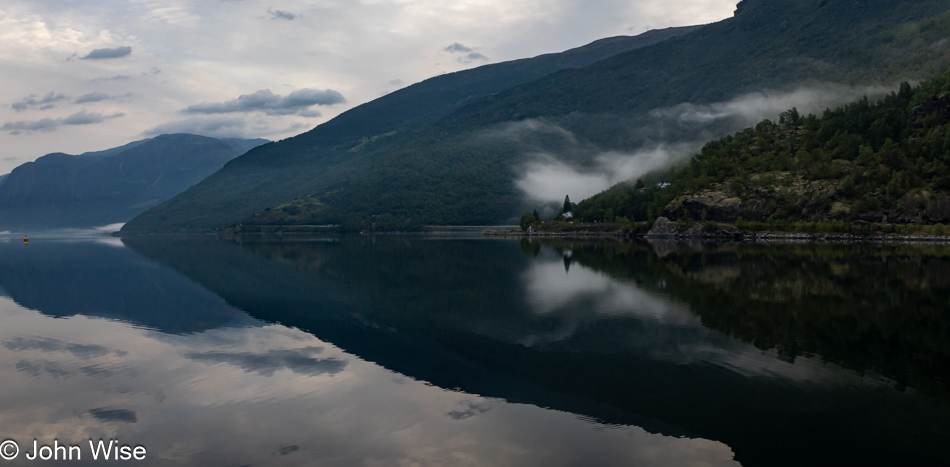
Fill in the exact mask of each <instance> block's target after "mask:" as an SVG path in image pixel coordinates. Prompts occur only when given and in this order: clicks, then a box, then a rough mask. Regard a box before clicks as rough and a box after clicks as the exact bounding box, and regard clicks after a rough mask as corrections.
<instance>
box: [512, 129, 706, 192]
mask: <svg viewBox="0 0 950 467" xmlns="http://www.w3.org/2000/svg"><path fill="white" fill-rule="evenodd" d="M701 146H702V143H700V142H692V143H677V144H665V143H664V144H659V145H657V146H654V147H651V148H643V149H640V150H638V151H634V152H619V151H605V152H602V153H599V154H597V155H595V156H594V157H593V159H594V160H593V163H592V164H589V165H581V164H572V163H570V162H566V161H563V160H561V159H559V158H558V157H557V156H556V155H554V154H549V153H538V154H535V156H534V158H533V159H532V160H531V161H530V162H528V163H527V164H525V165H524V167H523V168H522V170H521V176H520V177H519V178H518V179H517V180H516V181H515V185H516V186H517V187H518V189H520V190H521V191H522V192H523V193H524V194H525V195H526V196H527V197H528V199H531V200H533V201H538V202H542V203H558V202H561V201H563V200H564V195H568V196H570V197H571V199H575V200H582V199H587V198H590V197H591V196H593V195H596V194H597V193H600V192H602V191H604V190H606V189H608V188H610V187H612V186H614V185H616V184H618V183H621V182H625V181H627V180H631V179H634V178H636V177H639V176H641V175H644V174H646V173H648V172H651V171H654V170H657V169H659V168H662V167H665V166H668V165H670V164H671V163H673V162H676V161H678V160H682V159H684V158H686V157H689V156H690V155H692V154H695V153H696V151H697V150H698V149H699V148H700V147H701Z"/></svg>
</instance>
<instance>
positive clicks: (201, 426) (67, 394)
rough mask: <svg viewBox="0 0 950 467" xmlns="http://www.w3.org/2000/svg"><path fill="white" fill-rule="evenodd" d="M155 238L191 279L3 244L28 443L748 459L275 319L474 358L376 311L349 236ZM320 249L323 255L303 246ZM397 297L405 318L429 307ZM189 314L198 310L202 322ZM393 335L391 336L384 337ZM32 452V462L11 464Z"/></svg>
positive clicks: (61, 249) (287, 460) (327, 458)
mask: <svg viewBox="0 0 950 467" xmlns="http://www.w3.org/2000/svg"><path fill="white" fill-rule="evenodd" d="M130 243H134V242H130ZM145 243H146V242H144V241H143V242H142V243H137V244H136V248H137V250H138V251H143V252H148V253H152V254H155V253H157V252H161V256H162V258H165V260H166V261H167V262H168V264H176V265H177V266H178V267H179V268H180V269H179V270H180V271H185V272H187V273H188V277H185V276H183V275H180V274H178V273H176V272H174V271H172V270H169V269H167V268H165V267H163V266H160V265H157V264H155V263H152V262H150V261H146V260H144V259H143V258H142V257H140V256H138V255H137V254H136V253H135V252H132V251H130V250H127V249H125V250H123V249H117V248H114V247H113V246H111V245H98V244H94V243H70V244H62V245H53V244H48V245H43V244H42V243H37V244H35V245H34V244H30V245H29V248H31V249H30V250H23V249H22V247H21V246H20V245H9V246H6V245H0V254H2V256H0V258H2V260H3V261H4V266H5V267H4V270H5V271H6V272H4V273H3V275H2V276H0V279H2V282H0V283H2V284H3V285H4V289H5V290H6V291H7V292H5V293H4V294H3V295H4V296H2V297H0V322H2V326H0V379H2V381H3V384H2V385H0V438H2V439H7V438H13V439H16V440H19V441H21V445H24V446H25V445H26V444H27V441H28V440H32V439H38V440H40V441H41V442H42V441H46V442H51V441H52V440H53V439H58V440H59V441H60V442H79V441H81V440H85V439H88V438H94V439H99V438H110V437H115V438H119V439H120V440H122V441H123V442H130V443H135V444H142V445H145V446H146V447H147V448H148V452H149V457H148V459H147V461H146V462H145V464H147V465H357V464H367V465H393V464H422V465H589V464H597V465H657V466H678V465H735V463H734V461H732V458H733V453H732V451H731V449H730V448H729V447H728V446H726V445H724V444H722V443H720V442H715V441H708V440H704V439H690V438H678V437H670V436H664V435H662V434H658V433H651V432H648V431H647V430H644V429H642V428H640V427H637V426H610V425H603V424H600V423H597V422H592V421H590V420H585V419H583V418H580V417H578V416H577V415H575V414H573V413H570V412H563V411H556V410H549V409H544V408H540V407H538V406H537V405H535V404H519V403H512V402H510V401H506V400H504V399H501V398H498V397H492V396H493V395H492V394H491V393H485V394H484V395H475V393H472V392H466V391H464V390H463V391H459V390H446V389H443V387H454V386H443V387H440V385H433V384H429V383H428V382H426V381H422V380H420V379H419V377H418V375H416V374H412V373H404V374H400V373H397V372H393V371H390V370H389V369H386V368H384V367H381V366H379V365H377V364H375V363H373V362H370V361H367V360H365V359H364V358H361V355H359V354H355V355H354V354H353V353H352V352H347V351H345V350H344V349H343V348H341V347H340V346H339V345H336V343H335V342H333V341H332V340H330V339H326V338H322V337H320V336H319V335H316V336H315V335H314V334H311V333H308V332H305V331H304V330H301V329H297V328H292V327H288V326H285V325H282V324H276V322H277V321H284V322H286V323H288V324H294V322H298V320H300V319H301V317H307V316H312V317H315V319H317V321H308V322H307V323H308V324H313V323H320V322H322V323H328V324H329V325H330V326H329V327H330V328H334V327H335V329H330V331H329V332H328V335H330V336H333V337H334V338H338V337H339V338H340V341H341V342H347V343H352V342H362V345H361V346H356V347H358V348H359V349H363V350H369V354H371V355H377V356H378V355H384V354H386V353H387V352H389V351H393V350H395V351H397V353H398V355H396V359H401V358H404V357H410V358H411V357H412V356H413V352H415V354H416V355H422V354H426V353H430V352H431V353H433V354H435V355H436V358H432V359H421V360H419V361H417V362H416V364H417V365H419V366H420V367H427V366H429V365H433V364H434V365H436V366H435V367H434V368H430V369H427V370H426V371H424V372H429V373H431V372H433V371H435V372H438V370H439V368H450V367H453V366H457V365H458V364H459V363H460V360H459V359H458V358H457V357H452V352H451V350H450V349H445V350H439V349H436V348H432V347H429V345H430V344H432V342H431V341H429V340H426V341H423V342H420V343H413V337H412V336H405V337H402V336H398V335H399V334H401V333H402V330H401V329H396V328H393V327H387V326H382V324H383V322H382V321H377V320H375V316H374V312H373V310H374V309H375V306H376V305H378V302H377V301H375V297H374V296H369V295H366V294H362V295H360V294H356V293H355V292H359V291H360V289H358V287H357V286H359V284H361V283H362V282H361V281H356V283H352V282H350V280H351V279H352V278H353V276H352V274H354V273H356V272H357V271H334V270H333V267H339V266H341V265H345V264H346V263H345V262H344V263H339V262H337V261H338V260H339V259H340V258H339V257H338V256H337V255H338V250H334V248H338V247H339V246H340V245H339V244H325V245H323V247H324V248H328V249H329V251H327V250H322V249H321V248H315V249H314V248H312V247H313V246H314V245H313V244H307V245H306V246H305V247H301V246H300V245H295V246H293V247H292V248H288V249H284V248H280V247H278V248H275V249H273V250H270V251H269V253H268V254H267V255H264V254H261V252H255V251H251V250H246V249H244V248H242V247H236V246H235V245H231V244H226V243H221V242H196V243H190V242H184V243H177V242H165V241H160V242H153V243H150V244H149V245H146V244H145ZM37 246H38V247H37ZM34 247H37V248H34ZM404 247H405V245H403V246H400V247H399V248H404ZM14 248H20V249H19V250H13V249H14ZM409 248H410V250H408V251H413V250H412V249H413V248H415V247H414V246H412V245H410V246H409ZM310 249H312V250H313V252H314V255H301V252H302V251H306V250H310ZM335 251H336V252H335ZM320 258H323V260H321V259H320ZM400 262H403V263H404V258H395V261H394V263H393V264H396V263H400ZM499 267H502V268H507V266H504V265H499ZM463 275H464V276H465V277H468V273H464V274H463ZM291 279H299V280H298V281H296V282H295V281H293V280H291ZM397 282H398V281H397ZM198 283H201V284H212V285H214V286H215V287H216V288H218V289H220V290H223V291H224V292H227V294H225V295H221V296H218V295H215V294H212V293H211V292H210V291H209V290H208V289H205V288H203V287H202V286H199V285H198ZM404 285H405V284H404ZM225 286H228V287H225ZM231 286H233V287H234V289H232V288H230V287H231ZM374 287H375V286H372V285H371V286H370V289H373V288H374ZM390 287H391V286H390V285H384V286H382V289H384V290H382V289H381V290H380V292H383V291H391V289H390ZM211 290H213V291H215V292H219V290H215V289H211ZM91 291H96V292H97V293H98V294H103V295H108V297H104V298H100V297H97V296H96V294H95V293H93V292H91ZM238 291H240V292H241V293H238ZM47 294H52V295H57V294H60V295H61V296H60V297H47V296H46V295H47ZM425 295H426V294H423V293H420V292H419V291H418V290H415V291H411V290H406V291H405V293H404V294H403V293H397V294H395V295H392V296H390V297H389V299H390V300H396V299H404V300H410V301H412V300H413V298H415V301H414V303H417V304H419V303H422V304H428V303H429V302H428V301H427V299H425V298H424V297H425ZM466 295H467V292H457V293H456V294H455V296H456V298H455V299H456V300H458V299H459V297H460V296H462V297H464V296H466ZM278 296H279V297H282V300H280V301H272V300H271V298H272V297H278ZM441 299H442V297H437V301H438V300H441ZM72 300H76V302H74V303H73V305H74V308H70V303H71V301H72ZM82 300H86V302H84V303H80V301H82ZM225 300H227V302H228V303H225ZM149 301H152V302H154V303H148V302H149ZM237 304H240V305H241V306H242V307H246V309H248V310H252V309H253V310H255V313H259V314H260V315H261V316H265V315H266V316H267V321H265V320H259V319H255V318H251V317H249V316H247V315H246V314H245V313H244V312H242V311H241V310H240V309H238V308H236V307H235V306H234V305H237ZM426 306H428V305H426ZM34 307H36V308H34ZM176 307H183V308H181V309H176ZM367 307H369V308H367ZM398 308H399V309H401V310H403V312H402V315H403V321H402V322H407V323H409V322H413V321H414V320H417V319H421V318H422V315H421V314H420V313H423V312H427V311H429V310H428V309H427V308H425V309H417V308H412V307H406V306H405V305H401V306H399V307H398ZM162 310H164V311H165V312H166V313H167V314H168V315H167V316H162V313H161V312H162ZM380 311H383V310H380ZM202 313H206V314H202ZM219 317H227V319H219ZM235 317H238V318H235ZM275 317H276V318H281V319H274V318H275ZM191 318H193V319H194V321H195V322H199V323H202V324H201V325H200V326H192V325H190V324H189V321H191ZM216 319H217V321H215V320H216ZM320 320H322V321H320ZM454 320H455V318H451V319H449V320H448V321H446V322H445V324H448V323H450V322H452V321H454ZM177 321H182V322H181V323H178V322H177ZM463 322H464V323H482V324H484V323H486V322H490V321H483V320H481V319H478V318H476V317H472V319H463ZM211 323H216V325H214V324H211ZM344 324H345V325H344ZM318 334H319V333H318ZM380 335H388V336H391V337H390V338H388V339H384V340H383V341H381V342H377V343H376V344H374V343H373V341H374V340H375V338H376V337H378V336H380ZM394 335H395V336H394ZM500 335H505V333H500ZM393 336H394V337H393ZM413 345H415V347H412V346H413ZM374 346H377V347H376V353H374V352H373V348H374ZM407 347H408V348H407ZM465 371H466V369H465V368H460V367H459V368H455V369H453V370H451V371H450V373H453V374H454V373H456V372H462V373H464V372H465ZM481 372H483V371H482V370H478V369H475V370H474V373H481ZM476 377H477V375H476ZM492 380H493V382H494V383H493V384H496V385H505V384H512V385H515V386H518V387H519V389H518V390H519V391H522V392H523V393H524V397H523V399H525V400H527V401H530V400H531V394H534V393H536V391H535V389H539V390H540V391H539V392H538V393H540V394H542V396H543V394H544V392H545V390H544V389H543V388H540V387H539V388H535V387H533V386H532V384H531V383H529V382H519V381H518V380H517V379H512V378H511V377H510V376H506V375H498V377H495V378H493V379H492ZM535 386H537V385H535ZM547 391H548V392H551V391H550V390H547ZM491 392H497V391H491ZM578 398H580V399H583V397H582V396H579V397H578ZM588 405H593V404H590V403H588ZM605 410H607V409H605ZM579 413H584V412H579ZM84 460H85V461H86V462H85V464H91V463H92V462H90V461H89V459H88V458H86V459H84ZM23 464H33V463H32V462H29V463H27V462H25V461H23V460H22V459H20V461H18V462H13V463H11V465H23ZM77 464H78V465H83V463H82V462H79V463H77Z"/></svg>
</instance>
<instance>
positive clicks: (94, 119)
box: [0, 110, 125, 135]
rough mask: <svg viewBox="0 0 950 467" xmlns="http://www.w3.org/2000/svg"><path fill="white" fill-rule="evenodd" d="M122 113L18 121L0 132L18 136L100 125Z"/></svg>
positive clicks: (120, 115) (94, 113)
mask: <svg viewBox="0 0 950 467" xmlns="http://www.w3.org/2000/svg"><path fill="white" fill-rule="evenodd" d="M124 115H125V114H123V113H115V114H112V115H103V114H101V113H98V112H91V113H90V112H86V111H85V110H81V111H79V112H77V113H74V114H72V115H70V116H68V117H66V118H41V119H39V120H31V121H30V120H18V121H14V122H6V123H4V124H3V126H0V131H9V132H10V134H11V135H19V134H21V133H22V132H24V131H26V132H32V131H43V132H49V131H55V130H56V129H58V128H59V127H61V126H64V125H90V124H94V123H102V122H104V121H106V120H110V119H113V118H119V117H122V116H124Z"/></svg>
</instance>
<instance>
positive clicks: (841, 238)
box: [482, 217, 950, 244]
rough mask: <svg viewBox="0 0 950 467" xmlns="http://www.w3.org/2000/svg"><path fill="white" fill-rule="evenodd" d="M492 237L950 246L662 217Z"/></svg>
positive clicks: (916, 238)
mask: <svg viewBox="0 0 950 467" xmlns="http://www.w3.org/2000/svg"><path fill="white" fill-rule="evenodd" d="M482 235H484V236H488V237H516V238H578V239H593V238H613V239H633V238H645V239H650V240H653V239H656V240H701V241H712V242H765V243H770V242H771V243H809V242H827V243H921V244H950V235H902V234H884V233H880V232H877V233H873V234H866V235H862V234H850V233H807V232H755V231H750V230H740V229H722V230H716V231H707V230H705V229H704V227H703V225H702V224H681V223H678V222H674V221H671V220H669V219H667V218H665V217H660V218H659V219H657V220H656V221H655V222H654V223H653V227H652V228H651V229H650V231H649V232H646V233H643V232H627V231H623V230H621V231H604V230H575V231H534V232H521V231H516V230H507V231H500V230H496V231H485V232H482Z"/></svg>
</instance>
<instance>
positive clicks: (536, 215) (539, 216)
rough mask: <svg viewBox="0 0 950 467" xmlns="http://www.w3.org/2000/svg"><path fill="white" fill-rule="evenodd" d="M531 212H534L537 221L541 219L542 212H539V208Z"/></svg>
mask: <svg viewBox="0 0 950 467" xmlns="http://www.w3.org/2000/svg"><path fill="white" fill-rule="evenodd" d="M531 214H534V219H535V220H536V221H539V222H540V221H541V214H538V210H537V209H535V210H534V211H533V212H532V213H531Z"/></svg>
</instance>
